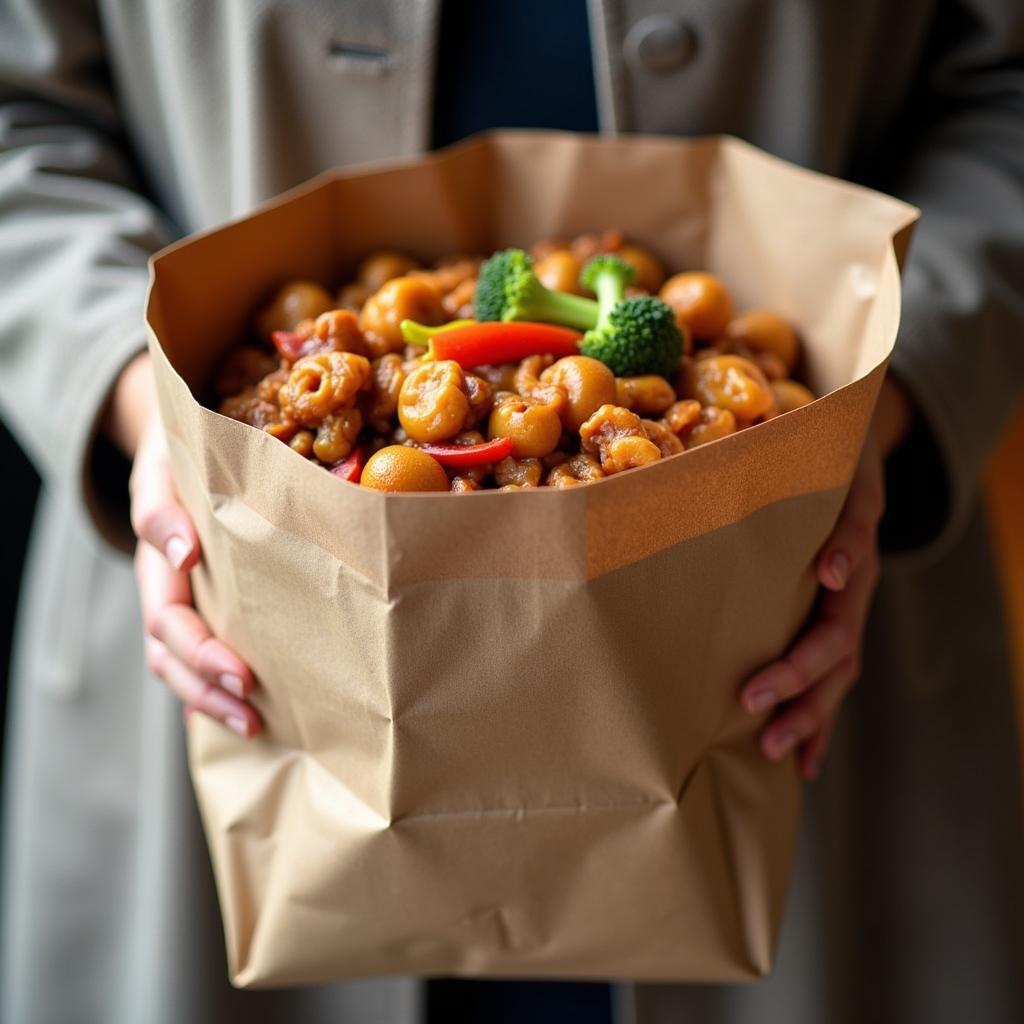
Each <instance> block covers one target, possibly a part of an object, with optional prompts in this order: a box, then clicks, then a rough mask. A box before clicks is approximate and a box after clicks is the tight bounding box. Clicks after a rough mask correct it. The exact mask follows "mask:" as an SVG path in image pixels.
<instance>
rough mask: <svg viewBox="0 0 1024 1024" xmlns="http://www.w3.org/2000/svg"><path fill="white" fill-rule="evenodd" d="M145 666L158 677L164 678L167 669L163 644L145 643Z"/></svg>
mask: <svg viewBox="0 0 1024 1024" xmlns="http://www.w3.org/2000/svg"><path fill="white" fill-rule="evenodd" d="M146 668H147V669H149V671H150V673H151V674H152V675H154V676H156V677H157V678H158V679H163V678H164V673H165V672H166V670H167V651H166V649H165V648H164V646H163V644H152V643H151V644H146Z"/></svg>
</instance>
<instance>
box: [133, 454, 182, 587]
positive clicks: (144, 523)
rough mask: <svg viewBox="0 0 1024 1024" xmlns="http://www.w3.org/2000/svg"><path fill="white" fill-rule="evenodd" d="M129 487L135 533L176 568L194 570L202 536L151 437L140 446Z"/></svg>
mask: <svg viewBox="0 0 1024 1024" xmlns="http://www.w3.org/2000/svg"><path fill="white" fill-rule="evenodd" d="M129 488H130V492H131V522H132V529H133V530H134V531H135V535H136V536H137V537H139V539H140V540H144V541H146V542H147V543H149V544H152V545H153V547H155V548H156V549H157V550H158V551H162V552H163V554H164V556H165V557H166V558H167V561H168V562H170V564H171V565H172V567H173V568H175V569H186V570H187V569H191V568H192V567H193V566H194V565H195V564H196V562H198V561H199V538H198V536H197V535H196V531H195V527H194V526H193V525H192V520H191V519H190V518H189V516H188V513H187V512H186V511H185V510H184V509H183V508H182V507H181V505H180V504H179V503H178V498H177V495H176V494H175V491H174V483H173V481H172V479H171V468H170V463H169V462H168V459H167V455H166V452H163V451H161V450H160V447H159V445H158V444H157V442H155V441H151V440H149V438H148V437H147V439H146V440H144V441H143V443H142V444H141V445H140V446H139V453H138V455H137V456H136V459H135V465H134V467H133V469H132V475H131V479H130V482H129Z"/></svg>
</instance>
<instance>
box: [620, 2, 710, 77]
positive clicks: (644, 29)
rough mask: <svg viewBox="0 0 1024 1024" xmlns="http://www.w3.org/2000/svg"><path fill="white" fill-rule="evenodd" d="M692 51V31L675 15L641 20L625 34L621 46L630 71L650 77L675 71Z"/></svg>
mask: <svg viewBox="0 0 1024 1024" xmlns="http://www.w3.org/2000/svg"><path fill="white" fill-rule="evenodd" d="M696 49H697V42H696V39H695V38H694V35H693V31H692V29H691V28H690V27H689V26H688V25H687V24H686V22H685V21H683V19H682V18H680V17H679V16H678V15H676V14H651V15H648V16H647V17H646V18H641V19H640V20H639V21H638V22H637V23H636V24H635V25H634V26H633V27H632V28H631V29H630V30H629V31H628V32H627V33H626V39H625V42H624V43H623V50H624V52H625V57H626V61H627V62H628V63H629V65H630V66H631V67H632V68H633V70H634V71H645V72H647V73H648V74H652V75H668V74H671V73H672V72H673V71H678V70H679V69H680V68H681V67H682V66H683V65H684V64H686V63H687V62H688V61H689V60H690V59H691V58H692V57H693V55H694V52H695V51H696Z"/></svg>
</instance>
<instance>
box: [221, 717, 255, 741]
mask: <svg viewBox="0 0 1024 1024" xmlns="http://www.w3.org/2000/svg"><path fill="white" fill-rule="evenodd" d="M224 724H225V725H226V726H227V727H228V728H229V729H230V730H231V731H232V732H237V733H238V735H239V736H241V737H242V739H247V738H248V736H249V723H248V722H247V721H246V720H245V718H243V717H242V716H241V715H228V716H227V718H225V719H224Z"/></svg>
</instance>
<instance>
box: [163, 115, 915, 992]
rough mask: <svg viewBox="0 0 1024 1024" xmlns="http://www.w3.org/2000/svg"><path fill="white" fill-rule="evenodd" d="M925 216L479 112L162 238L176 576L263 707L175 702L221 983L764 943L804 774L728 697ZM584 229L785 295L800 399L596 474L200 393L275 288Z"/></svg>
mask: <svg viewBox="0 0 1024 1024" xmlns="http://www.w3.org/2000/svg"><path fill="white" fill-rule="evenodd" d="M915 217H916V211H915V210H913V209H912V208H911V207H908V206H906V205H905V204H903V203H900V202H897V201H896V200H893V199H890V198H887V197H885V196H882V195H879V194H877V193H874V192H870V191H868V190H865V189H863V188H859V187H855V186H852V185H849V184H845V183H842V182H839V181H835V180H831V179H829V178H826V177H823V176H821V175H817V174H813V173H811V172H808V171H806V170H802V169H799V168H797V167H794V166H792V165H789V164H786V163H784V162H782V161H780V160H777V159H774V158H772V157H770V156H768V155H766V154H764V153H762V152H760V151H758V150H756V149H754V148H753V147H751V146H749V145H746V144H744V143H741V142H739V141H737V140H735V139H732V138H706V139H696V140H677V139H663V138H641V137H634V138H628V139H599V138H594V137H587V136H577V135H563V134H557V133H541V132H499V133H494V134H489V135H485V136H482V137H479V138H476V139H474V140H471V141H469V142H467V143H464V144H461V145H459V146H456V147H453V148H451V149H449V150H447V151H444V152H442V153H440V154H437V155H434V156H429V157H425V158H423V159H420V160H414V161H411V162H410V161H406V162H401V163H393V164H386V165H381V166H377V167H374V168H371V169H369V170H354V171H341V172H337V173H330V174H326V175H323V176H321V177H319V178H317V179H315V180H314V181H312V182H311V183H310V184H308V185H306V186H304V187H301V188H299V189H296V190H294V191H292V192H289V193H287V194H286V195H284V196H282V197H281V198H279V199H277V200H276V201H274V202H271V203H269V204H267V205H265V206H263V207H261V208H260V209H258V210H257V211H256V212H255V213H253V214H252V215H251V216H249V217H245V218H244V219H242V220H239V221H236V222H234V223H231V224H229V225H227V226H226V227H223V228H220V229H217V230H214V231H210V232H206V233H204V234H202V235H198V236H195V237H193V238H190V239H186V240H185V241H184V242H181V243H178V244H177V245H174V246H172V247H171V248H169V249H167V250H165V251H164V252H162V253H161V254H159V255H158V256H156V257H155V258H154V260H153V263H152V287H151V291H150V297H149V306H148V323H149V328H150V331H149V334H150V339H149V340H150V349H151V352H152V355H153V360H154V364H155V367H156V373H157V382H158V388H159V396H160V407H161V411H162V413H163V417H164V421H165V423H166V426H167V432H168V437H169V443H170V448H171V455H172V460H173V467H174V473H175V478H176V481H177V486H178V488H179V491H180V494H181V498H182V500H183V502H184V504H185V506H186V507H187V509H188V510H189V512H190V514H191V515H192V517H193V518H194V520H195V523H196V526H197V528H198V531H199V535H200V538H201V542H202V547H203V562H202V564H201V566H200V567H199V568H198V569H197V570H195V572H194V573H193V584H194V589H195V596H196V601H197V604H198V607H199V609H200V611H201V612H202V614H203V615H204V616H205V617H206V619H207V620H208V621H209V623H210V625H211V627H212V628H213V629H214V631H215V632H216V633H217V634H218V635H219V636H221V637H223V638H224V639H225V640H226V641H227V642H228V643H229V644H231V645H232V646H233V647H234V648H235V649H236V650H237V651H238V652H239V653H240V654H241V655H242V656H243V657H244V658H246V659H247V660H248V662H249V663H250V664H251V665H252V666H253V668H254V670H255V672H256V674H257V676H258V678H259V680H260V687H259V689H258V691H257V693H256V695H255V697H254V701H255V703H256V705H257V707H258V708H259V711H260V713H261V714H262V715H263V717H264V719H265V721H266V723H267V729H266V732H265V734H263V735H261V736H260V737H259V738H258V739H256V740H254V741H250V742H245V741H243V740H240V739H238V738H237V737H235V736H234V735H232V734H231V733H229V732H228V731H226V730H224V729H222V728H220V727H219V726H217V725H216V724H213V723H211V722H210V721H209V720H204V719H203V718H202V717H200V716H193V718H192V719H191V721H190V725H189V739H190V750H191V769H192V775H193V779H194V781H195V787H196V792H197V794H198V798H199V803H200V807H201V811H202V815H203V820H204V824H205V828H206V834H207V837H208V840H209V845H210V850H211V853H212V857H213V863H214V868H215V873H216V878H217V884H218V889H219V893H220V900H221V905H222V910H223V917H224V923H225V927H226V933H227V943H228V952H229V961H230V970H231V975H232V978H233V980H234V982H235V983H236V984H238V985H243V986H247V985H281V984H290V983H300V982H316V981H324V980H328V979H337V978H342V977H350V976H360V975H376V974H387V973H416V974H425V975H431V974H446V975H518V976H551V977H554V976H561V977H570V976H572V977H593V978H600V977H616V978H632V979H662V980H704V981H712V980H714V981H722V980H731V979H740V978H754V977H757V976H760V975H763V974H764V973H766V972H767V971H768V970H769V969H770V966H771V962H772V952H773V944H774V941H775V936H776V932H777V929H778V926H779V919H780V915H781V912H782V908H783V903H784V899H785V893H786V886H787V877H788V874H789V869H790V860H791V855H792V851H793V846H794V836H795V829H796V824H797V817H798V806H799V794H800V787H799V783H798V780H797V775H796V772H795V769H794V765H793V762H792V760H786V761H783V762H782V763H779V764H773V763H770V762H768V761H767V760H766V759H765V758H764V757H763V756H762V755H761V754H760V752H759V750H758V747H757V734H758V732H759V730H760V729H761V727H762V725H763V720H761V719H755V718H752V717H750V716H748V715H747V714H746V713H745V712H743V711H742V710H741V709H740V707H739V704H738V702H737V693H738V689H739V687H740V684H741V682H742V681H743V679H744V678H745V677H746V676H747V675H748V674H749V673H750V672H751V671H752V670H754V669H756V668H757V667H759V666H760V665H762V664H763V663H764V662H766V661H768V660H770V659H772V658H774V657H775V656H777V655H778V654H779V653H780V652H781V651H783V649H784V648H785V647H786V646H787V644H788V642H789V641H790V640H791V638H792V637H793V635H794V634H795V632H796V631H797V630H798V629H799V628H800V626H801V624H802V623H803V622H804V620H805V618H806V616H807V614H808V611H809V609H810V607H811V604H812V601H813V599H814V595H815V589H816V588H815V581H814V576H813V570H812V563H813V559H814V555H815V553H816V551H817V550H818V548H819V546H820V545H821V543H822V542H823V541H824V539H825V538H826V537H827V535H828V533H829V532H830V530H831V528H832V525H833V523H834V521H835V519H836V516H837V514H838V512H839V510H840V507H841V505H842V502H843V499H844V495H845V493H846V490H847V487H848V484H849V481H850V479H851V475H852V473H853V469H854V466H855V464H856V461H857V458H858V455H859V452H860V448H861V444H862V441H863V438H864V435H865V430H866V428H867V425H868V423H869V420H870V418H871V415H872V410H873V406H874V402H875V398H876V395H877V392H878V388H879V385H880V382H881V380H882V375H883V372H884V365H885V362H886V359H887V357H888V355H889V352H890V350H891V347H892V344H893V341H894V338H895V336H896V329H897V323H898V320H899V303H900V300H899V272H898V256H901V255H902V252H903V250H904V248H905V245H906V240H907V229H908V226H909V225H910V224H911V222H912V221H913V220H914V219H915ZM604 227H617V228H620V229H622V230H623V231H624V232H625V233H626V234H627V235H628V236H629V237H630V238H632V239H634V240H637V241H639V242H642V243H643V244H645V245H648V246H650V247H651V248H652V249H653V250H654V251H655V252H656V253H657V254H658V255H659V256H660V257H661V258H662V259H663V260H664V262H665V264H666V266H668V267H670V268H672V269H673V270H680V269H684V268H706V269H710V270H712V271H714V272H717V273H719V274H721V275H722V276H723V277H724V278H725V280H726V281H727V282H728V284H729V286H730V288H731V290H732V292H733V295H734V297H735V299H736V302H737V306H738V308H739V309H741V310H742V309H744V308H747V307H750V306H753V305H758V306H769V307H772V308H774V309H776V310H778V311H779V312H781V313H783V314H785V315H786V316H788V317H789V318H791V319H792V320H793V321H794V322H795V323H796V324H797V325H798V327H799V329H800V331H801V333H802V335H803V337H804V339H805V342H806V352H807V364H808V370H809V376H810V381H811V384H812V385H813V387H814V388H815V389H816V393H818V394H821V395H824V396H825V397H823V398H821V399H819V400H818V401H816V402H814V403H813V404H812V405H810V406H807V407H805V408H803V409H800V410H798V411H795V412H792V413H789V414H787V415H785V416H782V417H780V418H777V419H774V420H771V421H770V422H767V423H765V424H762V425H759V426H756V427H753V428H751V429H748V430H745V431H743V432H742V433H739V434H736V435H734V436H731V437H728V438H725V439H723V440H721V441H718V442H716V443H713V444H709V445H707V446H705V447H702V448H698V449H695V450H693V451H691V452H687V453H686V454H685V455H682V456H679V457H676V458H672V459H669V460H666V461H664V462H661V463H658V464H656V465H654V466H652V467H647V468H644V469H641V470H638V471H633V472H629V473H625V474H622V475H619V476H616V477H613V478H610V479H608V480H605V481H603V482H601V483H599V484H597V485H594V486H590V487H583V488H577V489H573V490H564V491H563V490H538V491H529V492H528V491H524V492H518V493H499V492H479V493H474V494H469V495H462V496H452V495H446V494H441V495H437V494H398V495H393V494H382V493H379V492H376V491H371V490H362V489H360V488H358V487H353V486H350V485H347V484H345V483H343V482H342V481H340V480H338V479H336V478H334V477H332V476H331V475H330V474H328V473H326V472H324V471H323V470H322V469H320V468H318V467H316V466H313V465H311V464H310V463H308V462H306V461H305V460H304V459H301V458H298V457H297V456H296V455H295V453H294V452H292V451H291V450H289V448H288V447H287V446H286V445H283V444H281V443H280V442H279V441H276V440H275V439H274V438H272V437H270V436H269V435H267V434H265V433H262V432H260V431H259V430H256V429H254V428H252V427H249V426H247V425H244V424H242V423H238V422H235V421H233V420H229V419H226V418H224V417H222V416H220V415H218V414H216V413H214V412H212V411H210V410H208V409H206V408H204V407H203V406H202V405H200V404H199V402H198V401H197V400H196V398H195V397H194V394H201V393H202V388H203V387H204V386H205V383H206V382H207V381H208V379H209V377H210V374H211V372H212V371H213V369H214V367H215V366H216V364H217V362H218V360H219V359H220V358H221V357H222V356H223V354H224V352H225V351H226V350H227V349H228V348H229V347H230V346H232V345H233V344H235V343H236V341H237V340H238V338H239V337H240V335H241V333H242V331H243V329H244V325H245V323H246V320H247V317H248V315H249V313H250V311H251V309H252V308H253V306H254V305H255V304H256V303H257V302H259V301H260V300H261V299H262V298H264V297H265V296H266V294H267V293H268V292H269V291H271V290H272V289H273V288H275V287H276V286H278V285H279V284H281V283H282V282H283V281H285V280H287V279H289V278H295V277H312V278H315V279H319V280H321V281H324V282H325V283H338V282H339V281H341V280H342V279H343V278H344V276H345V275H346V274H347V273H349V272H350V271H351V270H352V268H353V267H354V266H355V263H356V262H357V261H358V259H359V258H360V257H361V256H363V255H364V254H365V253H367V252H368V251H370V250H372V249H374V248H378V247H389V248H399V249H403V250H406V251H409V252H411V253H414V254H417V255H420V256H422V257H433V256H440V255H445V254H454V253H458V252H481V253H487V252H490V251H491V250H493V249H495V248H497V247H502V246H509V245H527V244H529V243H531V242H533V241H535V240H538V239H540V238H542V237H545V236H551V235H565V236H567V235H572V234H574V233H576V232H579V231H582V230H588V229H589V230H593V229H600V228H604Z"/></svg>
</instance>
